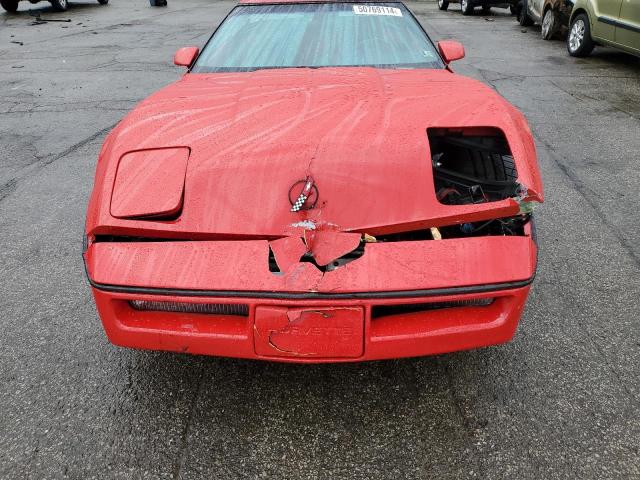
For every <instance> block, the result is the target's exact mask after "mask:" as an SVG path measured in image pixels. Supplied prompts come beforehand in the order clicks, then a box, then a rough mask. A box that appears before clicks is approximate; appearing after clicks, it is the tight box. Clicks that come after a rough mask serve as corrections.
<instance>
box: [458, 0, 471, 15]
mask: <svg viewBox="0 0 640 480" xmlns="http://www.w3.org/2000/svg"><path fill="white" fill-rule="evenodd" d="M460 10H462V14H463V15H472V14H473V3H471V0H460Z"/></svg>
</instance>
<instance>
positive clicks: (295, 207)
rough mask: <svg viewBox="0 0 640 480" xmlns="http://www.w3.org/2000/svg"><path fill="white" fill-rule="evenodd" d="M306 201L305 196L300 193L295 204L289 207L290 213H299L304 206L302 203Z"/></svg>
mask: <svg viewBox="0 0 640 480" xmlns="http://www.w3.org/2000/svg"><path fill="white" fill-rule="evenodd" d="M306 201H307V196H306V195H305V194H304V193H301V194H300V196H299V197H298V199H297V200H296V203H294V204H293V205H292V206H291V211H292V212H299V211H300V209H301V208H302V206H303V205H304V202H306Z"/></svg>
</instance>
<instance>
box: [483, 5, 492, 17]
mask: <svg viewBox="0 0 640 480" xmlns="http://www.w3.org/2000/svg"><path fill="white" fill-rule="evenodd" d="M490 11H491V5H483V6H482V13H483V14H485V15H486V14H488V13H489V12H490Z"/></svg>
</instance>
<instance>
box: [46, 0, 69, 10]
mask: <svg viewBox="0 0 640 480" xmlns="http://www.w3.org/2000/svg"><path fill="white" fill-rule="evenodd" d="M49 1H50V2H51V6H52V7H53V9H54V10H57V11H59V12H64V11H66V10H67V7H68V6H69V2H67V0H49Z"/></svg>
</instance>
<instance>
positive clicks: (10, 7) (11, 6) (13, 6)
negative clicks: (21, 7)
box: [0, 0, 18, 13]
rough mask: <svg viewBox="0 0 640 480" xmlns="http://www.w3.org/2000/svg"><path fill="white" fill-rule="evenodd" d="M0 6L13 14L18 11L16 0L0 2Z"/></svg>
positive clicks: (0, 0) (1, 0) (2, 0)
mask: <svg viewBox="0 0 640 480" xmlns="http://www.w3.org/2000/svg"><path fill="white" fill-rule="evenodd" d="M0 5H2V8H4V9H5V10H6V11H7V12H11V13H14V12H17V11H18V0H0Z"/></svg>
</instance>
